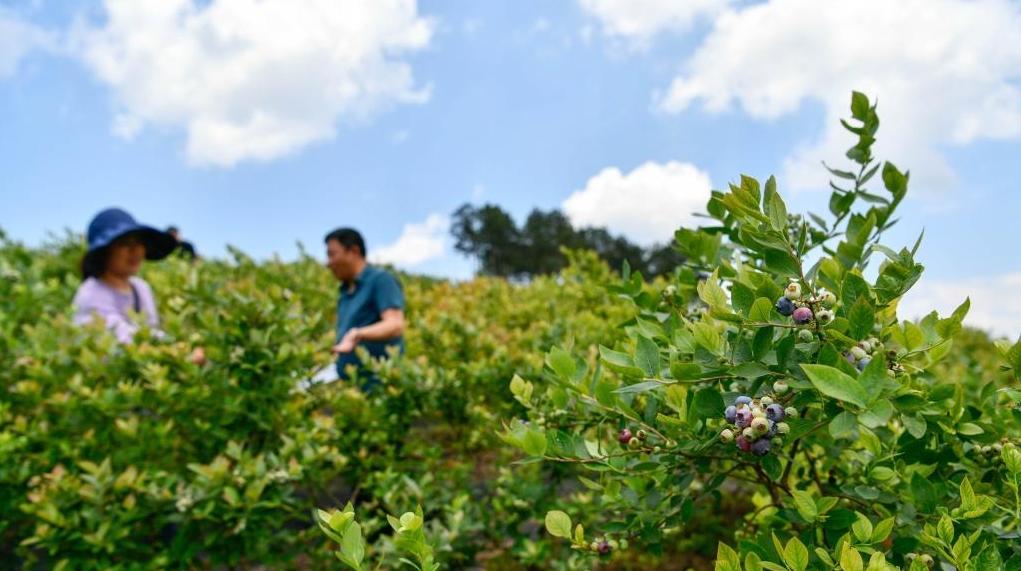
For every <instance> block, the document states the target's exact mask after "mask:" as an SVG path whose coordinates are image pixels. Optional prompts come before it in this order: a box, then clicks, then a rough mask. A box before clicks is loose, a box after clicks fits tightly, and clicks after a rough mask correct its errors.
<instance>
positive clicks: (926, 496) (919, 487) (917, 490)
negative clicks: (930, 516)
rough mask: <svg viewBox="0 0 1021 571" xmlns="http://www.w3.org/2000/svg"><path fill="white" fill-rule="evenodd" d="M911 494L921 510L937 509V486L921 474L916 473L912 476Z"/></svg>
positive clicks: (916, 505)
mask: <svg viewBox="0 0 1021 571" xmlns="http://www.w3.org/2000/svg"><path fill="white" fill-rule="evenodd" d="M911 495H912V497H914V499H915V507H916V508H917V509H918V510H919V511H921V512H931V511H932V510H934V509H936V502H937V501H939V498H938V496H937V494H936V487H935V486H933V485H932V482H930V481H929V480H928V479H927V478H925V477H924V476H922V475H921V474H918V473H917V472H916V473H915V475H914V476H912V478H911Z"/></svg>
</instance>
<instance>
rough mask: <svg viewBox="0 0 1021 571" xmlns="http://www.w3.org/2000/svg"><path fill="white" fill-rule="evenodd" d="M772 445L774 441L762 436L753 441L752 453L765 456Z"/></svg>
mask: <svg viewBox="0 0 1021 571" xmlns="http://www.w3.org/2000/svg"><path fill="white" fill-rule="evenodd" d="M771 445H772V442H770V441H769V439H768V438H760V439H759V440H756V441H755V442H754V443H752V454H755V455H756V456H765V455H766V454H769V448H770V446H771Z"/></svg>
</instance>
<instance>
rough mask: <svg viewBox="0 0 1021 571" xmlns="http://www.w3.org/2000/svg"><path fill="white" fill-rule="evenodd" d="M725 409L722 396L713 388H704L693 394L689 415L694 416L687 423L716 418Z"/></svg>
mask: <svg viewBox="0 0 1021 571" xmlns="http://www.w3.org/2000/svg"><path fill="white" fill-rule="evenodd" d="M726 407H727V405H726V404H724V402H723V396H721V395H720V392H719V391H718V390H716V389H715V388H713V387H706V388H704V389H702V390H700V391H698V392H696V393H695V396H694V398H692V401H691V408H690V409H688V411H689V414H691V415H694V416H693V417H691V418H689V421H691V422H695V421H698V420H705V419H707V418H717V417H719V416H720V415H722V414H723V410H724V409H725V408H726Z"/></svg>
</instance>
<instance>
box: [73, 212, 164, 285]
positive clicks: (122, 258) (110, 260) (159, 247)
mask: <svg viewBox="0 0 1021 571" xmlns="http://www.w3.org/2000/svg"><path fill="white" fill-rule="evenodd" d="M87 238H88V242H89V249H88V252H86V253H85V256H84V257H83V258H82V262H81V271H82V278H83V279H85V278H90V277H93V278H102V277H103V276H106V275H112V276H116V277H120V278H127V277H129V276H133V275H135V274H137V273H138V271H139V269H141V267H142V261H143V260H147V259H148V260H161V259H163V258H165V257H167V256H168V255H169V254H170V253H171V252H172V251H173V250H174V248H175V247H176V245H177V242H176V240H174V238H173V237H171V236H170V235H169V234H167V233H165V232H160V231H159V230H156V229H155V228H152V227H151V226H144V225H142V224H139V223H138V222H136V221H135V219H134V218H132V216H131V215H130V214H128V213H127V212H125V211H123V210H121V209H119V208H108V209H106V210H103V211H102V212H100V213H99V214H97V215H96V216H95V218H93V219H92V222H90V223H89V230H88V235H87Z"/></svg>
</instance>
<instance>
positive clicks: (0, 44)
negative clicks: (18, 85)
mask: <svg viewBox="0 0 1021 571" xmlns="http://www.w3.org/2000/svg"><path fill="white" fill-rule="evenodd" d="M53 48H54V39H53V35H52V34H51V33H50V32H47V31H45V30H43V29H42V28H39V27H37V26H35V25H32V24H30V23H28V22H25V21H24V20H22V19H21V18H19V17H18V16H17V15H16V14H15V13H14V12H12V11H11V10H8V9H7V8H4V7H3V6H0V79H6V78H8V77H11V76H13V75H14V73H15V72H16V71H17V70H18V65H19V64H20V63H21V60H22V59H24V58H25V56H27V55H28V54H29V53H30V52H32V51H33V50H36V49H45V50H52V49H53Z"/></svg>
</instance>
